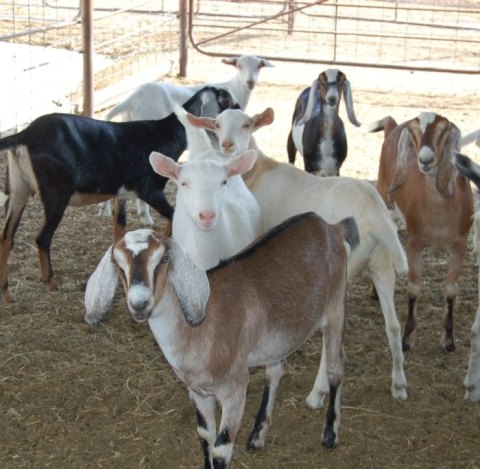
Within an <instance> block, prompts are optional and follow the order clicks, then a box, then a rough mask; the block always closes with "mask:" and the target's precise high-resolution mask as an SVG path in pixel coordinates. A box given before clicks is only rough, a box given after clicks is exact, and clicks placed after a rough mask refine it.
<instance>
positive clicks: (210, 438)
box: [190, 390, 217, 469]
mask: <svg viewBox="0 0 480 469" xmlns="http://www.w3.org/2000/svg"><path fill="white" fill-rule="evenodd" d="M190 399H191V400H192V401H193V402H194V403H195V408H196V411H197V433H198V438H199V440H200V444H201V445H202V450H203V455H204V460H205V469H211V468H212V449H213V445H214V444H215V437H216V434H217V429H216V422H215V398H214V397H213V396H206V397H204V396H201V395H200V394H197V393H196V392H194V391H192V390H190Z"/></svg>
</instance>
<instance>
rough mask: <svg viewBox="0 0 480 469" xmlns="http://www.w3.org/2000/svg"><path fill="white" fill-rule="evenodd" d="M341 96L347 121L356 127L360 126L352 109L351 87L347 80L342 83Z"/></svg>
mask: <svg viewBox="0 0 480 469" xmlns="http://www.w3.org/2000/svg"><path fill="white" fill-rule="evenodd" d="M343 96H344V99H345V108H346V110H347V116H348V120H349V121H350V122H351V123H352V124H353V125H355V126H356V127H360V126H361V124H360V122H358V120H357V117H356V116H355V110H354V109H353V96H352V87H351V86H350V82H349V81H348V80H347V79H345V81H344V83H343Z"/></svg>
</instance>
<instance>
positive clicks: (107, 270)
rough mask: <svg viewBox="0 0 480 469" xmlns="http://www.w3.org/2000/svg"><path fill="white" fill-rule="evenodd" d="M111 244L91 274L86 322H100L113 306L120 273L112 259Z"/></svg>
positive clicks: (86, 291)
mask: <svg viewBox="0 0 480 469" xmlns="http://www.w3.org/2000/svg"><path fill="white" fill-rule="evenodd" d="M112 249H113V246H110V247H109V248H108V249H107V252H106V253H105V254H104V256H103V257H102V260H101V261H100V263H99V264H98V266H97V268H96V269H95V271H94V272H93V274H92V275H91V276H90V278H89V279H88V282H87V288H86V290H85V309H86V314H85V322H87V323H88V324H91V325H95V324H98V323H99V322H100V321H102V320H103V319H105V317H106V316H107V314H108V312H109V311H110V308H111V306H112V301H113V297H114V295H115V290H116V289H117V284H118V275H117V272H116V271H115V266H114V265H113V260H112Z"/></svg>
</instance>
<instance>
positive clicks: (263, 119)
mask: <svg viewBox="0 0 480 469" xmlns="http://www.w3.org/2000/svg"><path fill="white" fill-rule="evenodd" d="M273 119H274V113H273V109H272V108H271V107H267V109H265V111H263V112H262V113H261V114H255V115H254V116H253V117H252V122H253V131H254V132H255V131H256V130H258V129H259V128H260V127H263V126H265V125H270V124H271V123H272V122H273Z"/></svg>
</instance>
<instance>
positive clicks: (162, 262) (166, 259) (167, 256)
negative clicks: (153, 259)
mask: <svg viewBox="0 0 480 469" xmlns="http://www.w3.org/2000/svg"><path fill="white" fill-rule="evenodd" d="M169 260H170V256H169V255H168V254H165V255H164V256H163V257H162V260H161V261H160V263H161V264H165V263H167V262H168V261H169Z"/></svg>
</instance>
